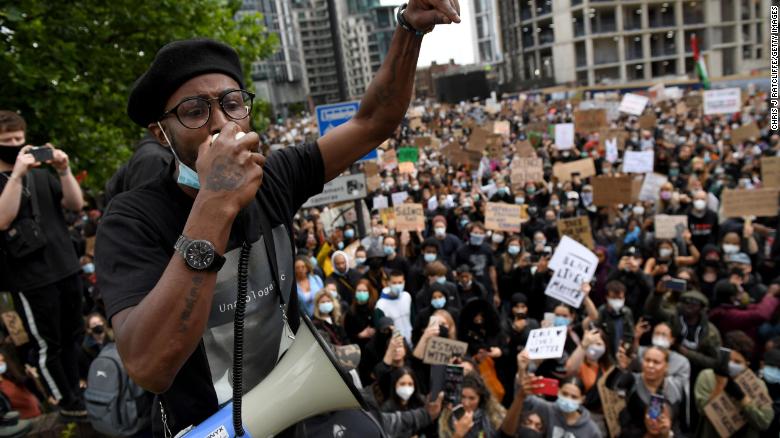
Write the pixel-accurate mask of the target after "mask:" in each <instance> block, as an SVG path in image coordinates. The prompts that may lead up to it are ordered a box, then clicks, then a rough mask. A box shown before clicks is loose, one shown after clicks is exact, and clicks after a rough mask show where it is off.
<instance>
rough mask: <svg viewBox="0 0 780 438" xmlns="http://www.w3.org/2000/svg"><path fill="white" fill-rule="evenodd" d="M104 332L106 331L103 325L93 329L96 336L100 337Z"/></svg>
mask: <svg viewBox="0 0 780 438" xmlns="http://www.w3.org/2000/svg"><path fill="white" fill-rule="evenodd" d="M104 331H105V327H103V326H102V325H96V326H94V327H92V333H94V334H96V335H100V334H102V333H103V332H104Z"/></svg>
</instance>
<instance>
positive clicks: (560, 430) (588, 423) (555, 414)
mask: <svg viewBox="0 0 780 438" xmlns="http://www.w3.org/2000/svg"><path fill="white" fill-rule="evenodd" d="M523 410H525V411H529V410H530V411H534V412H536V413H537V414H539V416H540V417H542V421H543V422H544V426H545V429H546V430H547V434H546V435H545V436H546V437H547V438H553V437H555V438H560V437H563V438H574V437H577V438H601V437H602V435H601V431H600V430H599V428H598V426H596V423H594V422H593V420H592V419H591V417H590V411H588V410H587V409H585V408H583V407H580V408H579V413H580V418H578V419H577V421H576V422H575V423H574V424H572V425H569V424H566V418H565V417H564V416H563V412H561V410H560V409H558V406H557V405H556V404H555V403H553V402H548V401H547V400H543V399H541V398H539V397H536V396H530V397H527V398H526V399H525V403H524V407H523Z"/></svg>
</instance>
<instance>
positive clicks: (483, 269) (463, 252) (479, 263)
mask: <svg viewBox="0 0 780 438" xmlns="http://www.w3.org/2000/svg"><path fill="white" fill-rule="evenodd" d="M454 262H455V263H454V265H453V266H454V267H455V269H458V267H459V266H460V265H463V264H466V265H469V266H470V267H471V272H472V273H473V274H474V279H475V280H476V281H478V282H480V283H481V284H482V286H485V289H487V290H488V291H492V290H493V283H492V282H491V281H490V275H489V274H490V268H491V267H493V266H496V261H495V258H494V257H493V251H491V250H490V247H488V246H487V245H486V244H484V243H483V244H482V245H479V246H475V245H469V244H467V245H463V246H461V247H460V248H458V250H457V251H455V258H454ZM491 295H492V294H491Z"/></svg>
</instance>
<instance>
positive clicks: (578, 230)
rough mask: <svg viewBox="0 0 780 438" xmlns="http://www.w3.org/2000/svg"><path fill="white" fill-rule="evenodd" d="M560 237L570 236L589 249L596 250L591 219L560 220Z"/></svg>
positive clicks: (578, 217) (580, 217)
mask: <svg viewBox="0 0 780 438" xmlns="http://www.w3.org/2000/svg"><path fill="white" fill-rule="evenodd" d="M558 235H559V236H569V237H571V238H572V239H574V240H576V241H577V242H580V243H581V244H583V245H585V246H587V247H588V248H589V249H593V248H594V244H593V232H592V231H591V228H590V218H588V216H577V217H572V218H565V219H564V218H561V219H558Z"/></svg>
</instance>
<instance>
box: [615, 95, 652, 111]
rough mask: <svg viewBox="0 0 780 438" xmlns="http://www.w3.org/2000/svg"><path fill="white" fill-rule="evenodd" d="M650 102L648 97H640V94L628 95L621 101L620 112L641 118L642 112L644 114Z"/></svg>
mask: <svg viewBox="0 0 780 438" xmlns="http://www.w3.org/2000/svg"><path fill="white" fill-rule="evenodd" d="M648 100H649V99H648V98H647V97H645V96H640V95H639V94H634V93H626V94H624V95H623V100H621V101H620V107H618V110H619V111H620V112H621V113H628V114H631V115H634V116H639V115H642V112H644V110H645V106H647V101H648Z"/></svg>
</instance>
